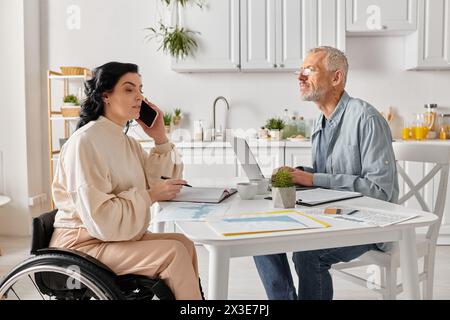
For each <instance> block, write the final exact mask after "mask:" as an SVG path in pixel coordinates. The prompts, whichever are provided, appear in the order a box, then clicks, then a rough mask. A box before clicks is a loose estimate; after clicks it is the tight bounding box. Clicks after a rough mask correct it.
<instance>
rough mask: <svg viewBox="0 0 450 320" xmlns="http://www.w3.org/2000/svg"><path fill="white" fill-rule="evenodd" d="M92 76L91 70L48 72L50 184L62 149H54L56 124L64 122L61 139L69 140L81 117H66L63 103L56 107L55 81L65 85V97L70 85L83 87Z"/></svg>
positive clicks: (68, 92)
mask: <svg viewBox="0 0 450 320" xmlns="http://www.w3.org/2000/svg"><path fill="white" fill-rule="evenodd" d="M91 76H92V73H91V71H90V70H88V69H85V70H84V73H83V75H65V74H62V73H59V72H55V71H51V70H49V71H48V72H47V101H48V102H47V103H48V105H47V106H48V145H49V150H48V151H49V153H48V154H49V157H48V159H49V160H48V161H49V167H50V183H51V182H52V181H53V175H54V167H55V163H56V161H58V158H59V152H60V148H58V149H56V148H55V147H54V142H53V139H54V138H55V136H56V134H57V133H56V132H55V130H54V123H55V122H61V121H62V122H63V123H64V134H63V135H62V136H61V137H60V138H64V139H67V138H69V136H70V130H69V129H70V125H73V123H74V122H76V121H78V119H79V117H64V116H63V114H62V112H61V105H62V102H61V103H60V104H58V105H56V104H55V103H54V102H53V99H52V98H53V97H52V90H53V85H54V81H58V82H60V81H62V82H63V85H64V96H67V95H68V94H70V83H71V82H78V83H79V86H80V87H81V86H82V85H83V82H84V81H86V80H87V79H89V78H90V77H91ZM51 206H52V209H53V208H54V204H53V201H52V202H51Z"/></svg>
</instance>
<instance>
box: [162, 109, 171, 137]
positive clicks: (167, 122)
mask: <svg viewBox="0 0 450 320" xmlns="http://www.w3.org/2000/svg"><path fill="white" fill-rule="evenodd" d="M163 120H164V128H165V129H166V133H167V134H169V133H170V124H171V123H172V114H171V113H170V112H164V115H163Z"/></svg>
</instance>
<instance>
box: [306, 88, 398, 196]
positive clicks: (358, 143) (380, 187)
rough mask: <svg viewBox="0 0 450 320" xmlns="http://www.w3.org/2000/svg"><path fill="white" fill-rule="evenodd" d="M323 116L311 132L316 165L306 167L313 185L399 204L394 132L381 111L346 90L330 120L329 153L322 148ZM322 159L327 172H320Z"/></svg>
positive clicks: (314, 163)
mask: <svg viewBox="0 0 450 320" xmlns="http://www.w3.org/2000/svg"><path fill="white" fill-rule="evenodd" d="M323 117H324V115H323V114H321V115H320V116H319V118H318V120H317V121H316V125H315V127H314V129H313V131H312V134H311V139H312V154H313V166H314V167H313V168H304V169H305V171H309V172H313V173H314V178H313V185H314V186H317V187H323V188H330V189H335V190H347V191H356V192H360V193H362V194H363V195H365V196H368V197H372V198H377V199H380V200H384V201H389V202H393V203H396V202H397V200H398V194H399V190H398V179H397V168H396V163H395V156H394V151H393V149H392V135H391V131H390V129H389V126H388V124H387V122H386V120H385V119H384V118H383V117H382V116H381V114H380V113H379V112H378V111H377V110H376V109H375V108H374V107H373V106H371V105H370V104H368V103H367V102H365V101H363V100H360V99H355V98H351V97H350V96H349V95H348V94H347V92H345V91H344V93H343V95H342V97H341V99H340V101H339V103H338V105H337V107H336V109H335V111H334V113H333V114H332V116H331V118H330V119H329V120H328V125H329V126H330V128H331V137H329V139H328V141H329V143H328V148H327V150H328V151H327V152H326V154H323V152H322V153H321V152H320V150H323V148H320V149H319V141H320V134H321V131H322V130H323V128H322V121H323ZM319 162H322V165H320V166H319V167H321V168H323V167H324V168H325V172H317V167H318V163H319ZM323 162H325V163H324V165H323Z"/></svg>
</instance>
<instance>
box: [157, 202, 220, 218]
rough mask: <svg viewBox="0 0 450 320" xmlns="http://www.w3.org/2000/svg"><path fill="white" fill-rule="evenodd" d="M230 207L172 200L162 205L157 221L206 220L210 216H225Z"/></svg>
mask: <svg viewBox="0 0 450 320" xmlns="http://www.w3.org/2000/svg"><path fill="white" fill-rule="evenodd" d="M228 207H229V205H227V204H207V203H191V202H172V203H170V205H168V204H167V205H162V210H161V211H160V212H159V213H158V214H157V215H156V216H155V221H157V222H163V221H165V222H167V221H204V220H205V219H206V218H208V217H209V218H211V217H217V216H223V215H224V214H225V212H226V211H227V208H228Z"/></svg>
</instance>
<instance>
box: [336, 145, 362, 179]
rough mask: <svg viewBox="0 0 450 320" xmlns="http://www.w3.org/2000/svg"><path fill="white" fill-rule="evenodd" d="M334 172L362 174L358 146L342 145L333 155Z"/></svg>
mask: <svg viewBox="0 0 450 320" xmlns="http://www.w3.org/2000/svg"><path fill="white" fill-rule="evenodd" d="M331 161H332V163H331V168H332V171H333V174H350V175H360V174H361V153H360V151H359V148H358V146H354V145H341V146H339V147H338V148H335V149H334V150H333V153H332V155H331Z"/></svg>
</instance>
